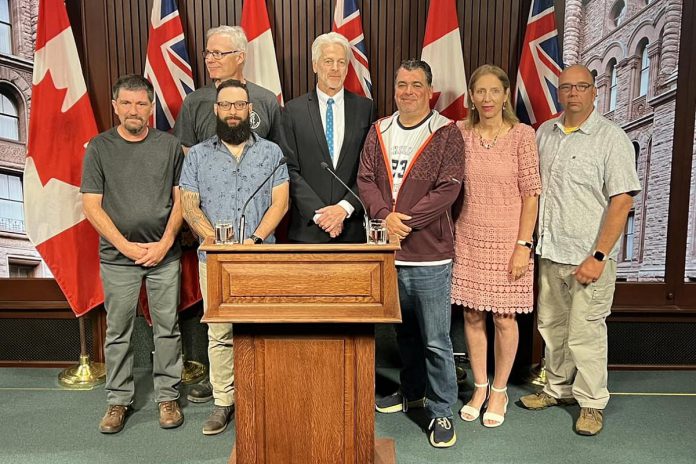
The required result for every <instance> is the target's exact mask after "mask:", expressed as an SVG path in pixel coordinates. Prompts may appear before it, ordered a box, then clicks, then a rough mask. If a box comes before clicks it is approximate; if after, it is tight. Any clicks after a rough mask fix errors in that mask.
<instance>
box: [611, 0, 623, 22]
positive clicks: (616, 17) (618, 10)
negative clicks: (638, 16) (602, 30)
mask: <svg viewBox="0 0 696 464" xmlns="http://www.w3.org/2000/svg"><path fill="white" fill-rule="evenodd" d="M611 18H612V20H613V22H614V26H616V27H619V26H620V25H621V24H623V22H624V20H625V19H626V2H625V1H624V0H619V1H618V2H616V3H614V7H613V8H612V9H611Z"/></svg>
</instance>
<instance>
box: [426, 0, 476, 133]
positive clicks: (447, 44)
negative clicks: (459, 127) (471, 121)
mask: <svg viewBox="0 0 696 464" xmlns="http://www.w3.org/2000/svg"><path fill="white" fill-rule="evenodd" d="M421 59H422V60H423V61H425V62H426V63H428V64H429V65H430V68H431V69H432V71H433V98H432V99H431V100H430V107H431V108H433V109H436V110H437V111H438V112H440V114H442V115H443V116H446V117H448V118H450V119H453V120H455V121H457V120H460V119H464V118H465V117H466V112H467V109H466V92H467V85H466V72H465V71H464V55H463V53H462V39H461V35H460V34H459V22H458V20H457V6H456V4H455V0H431V2H430V7H429V9H428V19H427V21H426V23H425V38H424V39H423V51H422V53H421Z"/></svg>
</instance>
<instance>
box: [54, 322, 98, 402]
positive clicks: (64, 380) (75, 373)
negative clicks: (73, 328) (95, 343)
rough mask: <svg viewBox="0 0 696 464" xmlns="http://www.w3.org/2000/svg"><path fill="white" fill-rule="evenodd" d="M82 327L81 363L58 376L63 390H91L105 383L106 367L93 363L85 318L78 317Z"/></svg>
mask: <svg viewBox="0 0 696 464" xmlns="http://www.w3.org/2000/svg"><path fill="white" fill-rule="evenodd" d="M77 321H78V323H79V325H80V363H79V364H78V365H77V366H72V367H68V368H66V369H64V370H63V371H62V372H61V373H60V374H58V381H59V382H60V384H61V386H63V388H69V389H73V390H91V389H93V388H94V387H95V386H97V385H100V384H102V383H104V381H105V379H106V367H105V366H104V363H96V362H91V361H90V359H89V353H87V337H86V335H85V321H84V317H78V318H77Z"/></svg>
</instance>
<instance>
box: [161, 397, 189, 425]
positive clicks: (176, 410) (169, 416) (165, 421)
mask: <svg viewBox="0 0 696 464" xmlns="http://www.w3.org/2000/svg"><path fill="white" fill-rule="evenodd" d="M183 423H184V413H183V412H181V407H180V406H179V402H178V401H177V400H171V401H162V402H161V403H160V404H159V424H160V427H162V428H163V429H173V428H175V427H178V426H180V425H181V424H183Z"/></svg>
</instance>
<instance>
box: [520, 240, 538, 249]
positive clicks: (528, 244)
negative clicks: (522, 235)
mask: <svg viewBox="0 0 696 464" xmlns="http://www.w3.org/2000/svg"><path fill="white" fill-rule="evenodd" d="M517 244H518V245H520V246H523V247H527V248H529V249H530V250H531V249H532V248H534V244H533V243H532V242H525V241H524V240H518V241H517Z"/></svg>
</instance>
